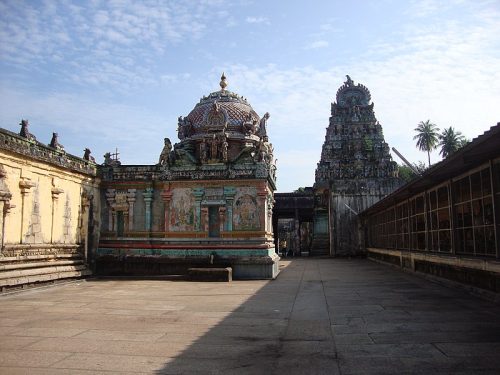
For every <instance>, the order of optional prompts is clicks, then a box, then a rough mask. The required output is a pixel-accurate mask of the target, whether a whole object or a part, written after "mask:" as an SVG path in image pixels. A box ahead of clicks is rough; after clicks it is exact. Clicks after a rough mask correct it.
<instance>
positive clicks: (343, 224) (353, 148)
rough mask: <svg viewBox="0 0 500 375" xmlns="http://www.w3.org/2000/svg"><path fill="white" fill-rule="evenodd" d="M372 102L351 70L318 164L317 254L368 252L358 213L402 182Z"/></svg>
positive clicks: (333, 111) (333, 109)
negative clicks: (364, 246) (356, 81)
mask: <svg viewBox="0 0 500 375" xmlns="http://www.w3.org/2000/svg"><path fill="white" fill-rule="evenodd" d="M373 107H374V104H373V103H372V102H371V94H370V91H369V90H368V88H366V87H365V86H363V85H362V84H359V83H358V84H357V85H355V84H354V82H353V81H352V79H351V78H350V77H349V76H347V80H346V82H344V84H343V85H342V86H341V87H340V88H339V89H338V91H337V95H336V102H335V103H333V104H332V107H331V117H330V123H329V126H328V128H327V131H326V136H325V142H324V144H323V148H322V152H321V160H320V162H319V163H318V166H317V169H316V181H315V184H314V190H315V192H314V194H315V208H314V210H315V212H314V238H313V243H312V249H311V250H312V251H311V254H312V255H331V256H338V255H355V254H360V253H364V248H363V242H362V238H361V237H360V222H359V218H358V214H359V213H360V212H361V211H363V210H364V209H366V208H368V207H370V206H371V205H373V204H374V203H376V202H377V201H379V200H380V199H382V198H384V197H385V196H386V195H388V194H390V193H391V192H392V191H394V190H396V189H397V188H398V187H399V186H401V185H402V181H401V180H400V179H399V178H398V177H397V164H396V162H394V161H393V160H392V157H391V155H390V153H389V146H388V145H387V143H386V142H385V140H384V134H383V131H382V126H381V125H380V123H379V122H378V121H377V119H376V117H375V113H374V111H373Z"/></svg>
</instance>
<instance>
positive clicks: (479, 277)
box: [367, 248, 500, 298]
mask: <svg viewBox="0 0 500 375" xmlns="http://www.w3.org/2000/svg"><path fill="white" fill-rule="evenodd" d="M367 255H368V258H370V259H372V260H376V261H379V262H384V263H388V264H392V265H395V266H397V267H401V268H403V269H405V270H409V271H413V272H417V273H422V274H427V275H431V276H435V277H438V278H441V279H445V280H450V281H453V282H458V283H460V284H463V285H466V286H471V287H474V288H479V289H480V290H485V291H488V292H493V293H495V294H496V298H498V296H499V295H500V262H498V261H496V260H492V259H479V258H467V257H465V256H449V255H440V254H428V253H419V252H409V251H406V250H389V249H379V248H368V249H367Z"/></svg>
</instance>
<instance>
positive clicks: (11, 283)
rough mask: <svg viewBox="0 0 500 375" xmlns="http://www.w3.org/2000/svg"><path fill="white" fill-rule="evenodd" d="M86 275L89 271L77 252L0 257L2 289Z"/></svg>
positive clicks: (0, 285) (0, 284) (89, 273)
mask: <svg viewBox="0 0 500 375" xmlns="http://www.w3.org/2000/svg"><path fill="white" fill-rule="evenodd" d="M87 275H91V271H90V270H89V269H87V266H86V264H85V261H84V259H83V258H82V255H81V254H79V253H68V254H57V253H55V254H42V255H28V256H22V255H18V256H10V257H0V288H1V289H2V291H5V290H8V289H10V288H20V287H22V288H24V287H26V286H28V284H38V283H45V282H51V281H56V280H59V279H67V278H79V277H83V276H87Z"/></svg>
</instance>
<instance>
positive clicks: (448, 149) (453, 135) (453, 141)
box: [439, 126, 465, 158]
mask: <svg viewBox="0 0 500 375" xmlns="http://www.w3.org/2000/svg"><path fill="white" fill-rule="evenodd" d="M464 141H465V137H464V136H463V135H462V133H460V132H459V131H456V130H455V129H453V127H451V126H450V127H449V128H447V129H444V130H443V131H442V133H441V134H440V135H439V146H440V147H441V150H440V151H439V153H440V154H441V156H442V157H443V158H447V157H448V156H450V155H451V154H453V153H454V152H456V151H457V150H458V149H460V148H461V147H463V146H462V145H463V143H464Z"/></svg>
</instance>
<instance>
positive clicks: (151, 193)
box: [96, 75, 279, 279]
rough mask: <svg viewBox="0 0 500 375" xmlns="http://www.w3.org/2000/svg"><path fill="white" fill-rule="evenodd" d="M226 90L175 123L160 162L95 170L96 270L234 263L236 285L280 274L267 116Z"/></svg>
mask: <svg viewBox="0 0 500 375" xmlns="http://www.w3.org/2000/svg"><path fill="white" fill-rule="evenodd" d="M226 87H227V82H226V77H225V76H224V75H222V77H221V82H220V90H218V91H215V92H212V93H210V94H208V95H207V96H203V97H202V98H201V100H200V101H199V103H197V104H196V105H195V107H194V108H193V110H192V111H191V112H190V113H189V114H188V115H187V116H185V117H182V116H181V117H179V119H178V127H177V134H178V137H179V142H177V143H175V144H174V145H172V143H171V141H170V139H168V138H165V144H164V148H163V151H162V152H161V154H160V157H159V161H158V164H157V165H149V166H148V165H144V166H133V165H129V166H126V165H120V163H117V162H113V161H112V160H111V161H110V162H109V163H108V164H105V165H104V166H102V167H101V168H100V173H101V174H100V175H101V179H102V184H101V187H102V188H101V190H102V192H101V202H102V203H101V205H102V213H101V220H102V226H101V227H102V231H101V237H100V242H99V248H98V249H97V254H96V263H97V270H98V273H101V274H127V275H130V274H132V275H137V274H172V273H176V274H179V273H183V272H186V270H187V269H188V268H192V267H232V272H233V276H234V277H235V278H239V279H271V278H274V277H276V276H277V274H278V272H279V267H278V260H279V257H278V255H277V254H276V252H275V248H274V238H273V228H272V217H271V215H272V207H273V204H274V198H273V196H274V191H275V190H276V183H275V181H276V180H275V178H276V177H275V172H276V167H275V161H274V156H273V147H272V144H271V143H269V139H268V135H267V121H268V119H269V114H268V113H266V114H264V115H263V116H262V117H260V116H259V115H258V114H257V113H256V112H255V111H254V110H253V108H252V107H251V106H250V104H249V103H248V102H247V100H246V99H244V98H242V97H241V96H239V95H237V94H235V93H233V92H231V91H228V90H226Z"/></svg>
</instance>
